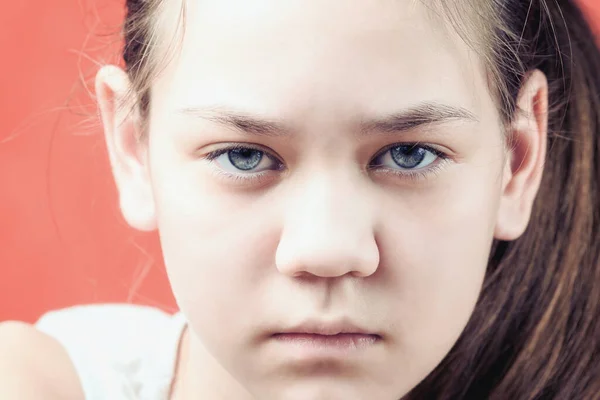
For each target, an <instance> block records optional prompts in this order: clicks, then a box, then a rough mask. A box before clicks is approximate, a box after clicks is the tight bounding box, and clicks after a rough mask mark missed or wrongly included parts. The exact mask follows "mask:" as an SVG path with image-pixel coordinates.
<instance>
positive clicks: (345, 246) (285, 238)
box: [275, 178, 379, 278]
mask: <svg viewBox="0 0 600 400" xmlns="http://www.w3.org/2000/svg"><path fill="white" fill-rule="evenodd" d="M359 186H360V185H357V184H356V183H354V184H353V182H352V181H351V180H347V179H346V180H345V182H344V183H340V180H337V181H336V182H335V183H334V182H332V181H331V180H329V181H328V180H327V179H323V178H321V179H319V178H316V179H314V180H312V181H311V182H308V183H306V184H304V185H302V186H301V188H298V190H296V191H295V192H294V193H293V195H292V196H290V197H291V198H293V199H295V200H293V201H290V202H289V204H288V205H287V208H286V210H285V216H284V223H283V228H282V233H281V237H280V240H279V244H278V247H277V253H276V256H275V262H276V265H277V268H278V270H279V271H280V272H281V273H283V274H285V275H289V276H293V277H298V276H303V275H306V274H310V275H313V276H317V277H322V278H335V277H340V276H343V275H347V274H349V275H352V276H356V277H367V276H370V275H372V274H374V273H375V271H376V270H377V268H378V265H379V250H378V247H377V243H376V239H375V215H374V214H375V213H374V211H375V210H374V209H373V208H374V207H373V206H372V202H370V201H369V199H368V190H366V188H364V187H363V188H362V190H361V188H360V187H359Z"/></svg>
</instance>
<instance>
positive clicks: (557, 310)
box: [405, 0, 600, 400]
mask: <svg viewBox="0 0 600 400" xmlns="http://www.w3.org/2000/svg"><path fill="white" fill-rule="evenodd" d="M496 6H497V10H496V12H497V15H498V16H499V21H500V23H501V26H502V29H500V28H498V29H497V30H496V32H495V33H494V34H495V35H496V38H495V39H496V44H498V43H501V44H502V45H501V46H500V47H498V48H497V49H496V56H497V57H501V59H499V60H496V66H497V69H498V71H499V77H498V78H499V79H501V80H502V82H500V87H502V88H504V89H505V90H506V92H505V93H506V95H505V96H502V100H501V102H500V103H501V104H502V111H503V112H504V113H505V114H506V116H507V117H508V118H510V116H511V115H514V113H515V112H518V110H516V109H515V108H516V107H515V104H516V98H517V94H518V91H519V88H520V86H521V83H522V80H523V77H524V76H525V75H526V72H527V71H531V70H535V69H539V70H541V71H542V72H544V73H545V74H546V77H547V79H548V82H549V86H550V87H549V101H550V110H549V115H548V135H549V137H548V149H547V151H548V154H547V158H546V161H545V167H544V175H543V179H542V184H541V188H540V191H539V194H538V196H537V198H536V202H535V204H534V209H533V214H532V217H531V221H530V224H529V228H528V230H527V231H526V232H525V233H524V235H523V236H522V237H520V238H519V239H518V240H516V241H513V242H495V243H494V246H493V249H492V252H491V255H490V261H489V265H488V269H487V273H486V278H485V281H484V286H483V290H482V293H481V295H480V298H479V301H478V304H477V306H476V308H475V311H474V313H473V315H472V317H471V319H470V321H469V323H468V324H467V327H466V328H465V330H464V332H463V334H462V336H461V337H460V338H459V340H458V342H457V343H456V344H455V346H454V347H453V349H452V350H451V351H450V353H449V354H448V355H447V356H446V357H445V359H444V360H443V361H442V362H441V363H440V365H438V367H437V368H436V369H435V370H434V371H433V372H432V373H431V374H430V375H429V376H428V377H427V378H426V379H425V380H424V381H422V382H421V383H420V384H419V385H418V386H417V387H416V388H414V389H413V390H412V391H411V392H410V393H409V394H408V395H407V396H406V397H405V399H407V400H413V399H448V400H450V399H452V400H459V399H497V400H506V399H518V400H527V399H557V400H558V399H565V400H566V399H578V400H580V399H581V400H584V399H600V259H599V254H600V231H599V228H600V202H599V196H600V188H599V186H600V185H599V183H600V51H599V50H598V46H597V43H596V42H595V39H594V35H593V33H592V31H591V29H590V27H589V25H588V23H587V21H586V20H585V18H584V16H583V15H582V13H581V10H580V9H579V8H578V6H577V5H576V4H575V3H574V2H573V1H569V0H560V1H559V0H531V1H524V0H507V1H503V2H502V4H497V5H496ZM515 33H516V34H515Z"/></svg>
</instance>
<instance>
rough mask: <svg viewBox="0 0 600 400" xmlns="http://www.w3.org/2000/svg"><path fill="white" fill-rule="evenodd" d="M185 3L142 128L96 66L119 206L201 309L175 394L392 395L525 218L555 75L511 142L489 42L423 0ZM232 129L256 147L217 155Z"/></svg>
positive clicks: (457, 326)
mask: <svg viewBox="0 0 600 400" xmlns="http://www.w3.org/2000/svg"><path fill="white" fill-rule="evenodd" d="M172 3H176V2H172ZM188 3H189V4H188V8H187V15H186V24H187V26H186V29H185V36H184V40H183V42H182V45H181V49H180V51H179V52H177V54H176V56H175V58H174V59H173V60H172V61H171V62H170V63H169V64H168V65H167V66H166V68H165V69H164V70H163V71H162V73H161V74H160V76H159V77H158V78H157V79H156V81H155V82H154V84H153V87H152V107H151V110H150V116H149V118H150V120H149V121H148V122H149V124H148V126H149V131H148V132H147V133H146V134H147V137H146V138H143V139H141V140H139V135H140V132H141V127H142V123H141V121H140V118H139V117H138V115H137V114H136V113H129V112H127V111H128V109H127V107H120V106H119V105H122V104H123V102H124V101H126V99H127V98H128V97H127V93H128V91H129V89H130V87H131V83H130V81H129V79H128V77H127V75H126V74H125V73H124V72H123V71H122V70H120V69H118V68H117V67H112V66H107V67H104V68H103V69H102V70H101V71H100V72H99V74H98V77H97V82H96V87H97V95H98V100H99V105H100V110H101V113H102V119H103V124H104V127H105V133H106V139H107V144H108V150H109V155H110V159H111V163H112V167H113V172H114V175H115V179H116V183H117V186H118V189H119V193H120V204H121V209H122V212H123V215H124V217H125V218H126V220H127V221H128V222H129V224H130V225H131V226H132V227H134V228H136V229H140V230H154V229H158V232H159V234H160V238H161V244H162V248H163V253H164V256H165V264H166V268H167V272H168V275H169V279H170V282H171V285H172V288H173V292H174V295H175V297H176V299H177V302H178V304H179V306H180V308H181V310H182V312H183V313H184V315H185V316H186V317H187V319H188V321H189V329H188V331H187V333H186V336H185V340H184V346H182V349H181V357H180V362H179V366H178V372H179V373H178V375H177V380H176V382H175V391H174V394H173V398H177V399H194V398H207V399H212V398H215V399H252V398H258V399H286V400H287V399H290V400H291V399H364V398H370V399H399V398H401V397H402V396H403V395H404V394H406V393H407V392H408V391H410V389H412V388H413V387H414V386H415V385H417V384H418V383H419V382H420V381H421V380H422V379H423V378H424V377H425V376H426V375H427V374H429V373H430V372H431V371H432V370H433V369H434V368H435V366H436V365H437V364H438V363H439V362H440V361H441V360H442V359H443V357H444V356H445V355H446V354H447V353H448V352H449V350H450V349H451V347H452V345H453V344H454V343H455V342H456V340H457V338H458V337H459V335H460V334H461V332H462V330H463V329H464V327H465V325H466V323H467V321H468V319H469V317H470V315H471V313H472V311H473V308H474V306H475V303H476V301H477V298H478V295H479V293H480V290H481V285H482V282H483V278H484V274H485V269H486V265H487V257H488V255H489V251H490V246H491V243H492V240H493V239H494V238H497V239H502V240H513V239H516V238H517V237H518V236H520V235H521V234H522V232H523V231H524V229H525V228H526V226H527V223H528V221H529V215H530V212H531V207H532V204H533V200H534V197H535V194H536V192H537V189H538V187H539V183H540V179H541V175H542V170H543V160H544V156H545V147H546V129H547V128H546V112H547V83H546V79H545V77H544V75H543V74H542V73H540V72H538V71H535V72H533V73H531V74H530V75H529V76H528V77H527V79H526V80H525V84H524V86H523V88H522V89H521V93H520V95H519V99H518V105H519V107H520V108H521V109H522V110H523V112H522V113H519V114H518V116H517V117H516V118H515V119H514V121H513V122H512V123H511V125H510V126H509V127H508V128H507V129H508V130H509V133H510V134H511V135H512V137H513V139H514V140H513V141H512V142H511V143H510V144H509V145H508V146H507V144H506V143H505V142H504V140H503V135H504V134H505V133H504V132H503V131H502V128H501V124H500V123H499V114H498V110H497V108H496V106H495V104H494V101H493V99H492V96H491V95H490V90H489V87H488V85H487V83H486V79H485V70H484V67H483V65H482V64H481V62H480V61H478V60H480V58H479V57H478V56H477V55H476V54H475V53H474V52H473V51H472V50H471V49H469V47H467V46H466V45H465V44H464V43H463V42H462V41H461V40H460V38H459V37H458V36H457V35H455V34H452V33H451V30H450V29H441V28H440V27H439V26H440V24H441V21H440V20H439V19H435V18H433V17H432V16H431V15H430V14H428V13H427V12H426V10H425V8H424V7H423V6H422V5H420V3H418V2H415V3H413V2H392V1H385V2H377V3H373V2H367V1H354V2H352V6H351V7H349V6H348V2H347V1H342V0H325V1H324V0H319V1H318V2H317V1H309V2H306V1H303V2H276V1H273V0H262V1H259V2H258V3H257V2H252V3H251V4H249V3H246V2H240V1H235V0H228V1H205V2H188ZM375 4H376V5H375ZM169 6H171V5H169ZM172 7H177V5H175V4H172ZM171 11H173V10H171ZM167 14H168V12H167ZM173 14H176V12H175V11H173ZM166 20H167V19H166V18H165V19H164V21H166ZM164 21H163V22H164ZM160 29H161V34H164V35H169V34H171V35H172V34H173V32H172V31H170V24H169V23H167V22H164V23H163V25H161V26H160ZM169 37H171V36H169ZM424 105H427V106H426V107H425V106H424ZM227 113H229V114H227ZM232 113H234V114H235V115H231V114H232ZM240 116H243V117H246V118H245V119H243V120H242V119H241V118H239V117H240ZM391 116H395V119H391ZM236 118H237V119H236ZM248 118H251V119H252V121H254V120H259V119H260V120H263V119H266V120H269V121H274V122H276V124H272V125H269V126H268V128H269V129H268V130H265V129H259V126H258V125H256V124H250V123H249V120H248ZM384 120H385V121H384ZM232 121H233V122H236V123H237V125H235V126H233V125H231V124H230V123H228V122H232ZM424 121H425V122H427V123H423V122H424ZM382 122H383V123H382ZM260 128H262V127H260ZM257 132H259V133H260V134H257ZM415 143H417V144H418V146H421V147H418V148H412V146H413V145H414V144H415ZM230 145H238V146H245V147H246V148H248V147H249V148H250V150H246V151H242V152H240V151H239V150H238V151H237V152H236V151H229V152H228V153H227V152H225V153H222V154H215V159H214V160H212V161H210V160H209V159H207V158H206V156H207V155H208V154H210V153H211V152H215V151H217V150H221V149H225V148H227V147H228V146H230ZM223 172H224V173H225V174H224V173H223ZM227 173H229V175H226V174H227ZM307 321H313V322H315V321H316V323H315V324H313V325H314V326H317V327H332V326H336V324H337V323H342V325H344V324H346V325H347V324H348V323H349V322H351V324H352V325H353V326H354V328H353V329H354V330H355V331H358V330H359V329H358V328H357V327H360V328H361V329H360V330H361V332H360V333H359V332H353V334H355V336H352V341H351V342H352V343H358V344H359V345H358V346H356V347H353V346H346V347H344V349H343V350H344V351H342V352H340V351H336V349H337V350H339V343H337V342H336V343H337V344H336V343H334V342H333V341H332V340H331V338H326V339H325V340H324V341H319V340H320V339H318V338H317V339H315V337H317V336H323V335H319V334H318V333H317V334H315V333H314V332H313V334H311V335H308V339H307V336H306V335H304V336H302V335H298V333H299V332H298V331H299V330H300V328H299V326H302V325H304V324H305V323H306V322H307ZM314 326H313V330H318V329H314ZM282 332H286V335H279V334H281V333H282ZM294 332H295V333H296V334H294ZM305 333H306V332H304V333H303V334H305ZM350 336H351V335H350ZM281 338H286V340H280V339H281ZM355 339H356V340H355ZM363 339H365V340H363ZM307 343H308V344H307ZM343 343H346V342H343ZM343 343H342V344H343ZM346 344H347V343H346ZM315 349H317V350H318V351H315ZM0 388H1V386H0ZM0 393H1V391H0Z"/></svg>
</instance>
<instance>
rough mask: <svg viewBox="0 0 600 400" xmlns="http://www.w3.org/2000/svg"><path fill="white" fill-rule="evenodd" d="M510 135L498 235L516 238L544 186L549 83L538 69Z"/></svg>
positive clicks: (523, 90)
mask: <svg viewBox="0 0 600 400" xmlns="http://www.w3.org/2000/svg"><path fill="white" fill-rule="evenodd" d="M507 134H508V138H507V141H508V146H507V157H506V164H505V167H504V171H503V180H502V195H501V199H500V206H499V209H498V218H497V222H496V227H495V232H494V236H495V238H496V239H499V240H515V239H517V238H518V237H519V236H521V235H522V234H523V232H524V231H525V229H526V228H527V225H528V223H529V219H530V216H531V211H532V208H533V203H534V201H535V197H536V195H537V192H538V190H539V187H540V183H541V179H542V174H543V168H544V161H545V158H546V143H547V134H548V82H547V80H546V76H545V75H544V74H543V73H542V72H541V71H539V70H535V71H533V72H531V73H529V75H528V76H527V77H526V78H525V79H524V83H523V85H522V86H521V90H520V92H519V96H518V98H517V110H516V111H515V115H514V117H513V119H512V121H511V124H510V127H509V131H508V132H507Z"/></svg>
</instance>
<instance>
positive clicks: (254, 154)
mask: <svg viewBox="0 0 600 400" xmlns="http://www.w3.org/2000/svg"><path fill="white" fill-rule="evenodd" d="M206 158H207V159H209V160H210V161H213V162H215V163H217V164H218V165H219V167H221V168H222V169H223V170H224V171H226V172H229V173H238V174H239V173H257V172H262V171H265V170H277V169H279V168H280V163H279V162H277V161H276V160H275V159H273V158H272V157H270V156H269V155H267V154H265V152H264V151H261V150H258V149H254V148H252V147H245V146H235V147H229V148H224V149H220V150H216V151H214V152H212V153H210V154H208V155H207V156H206Z"/></svg>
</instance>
